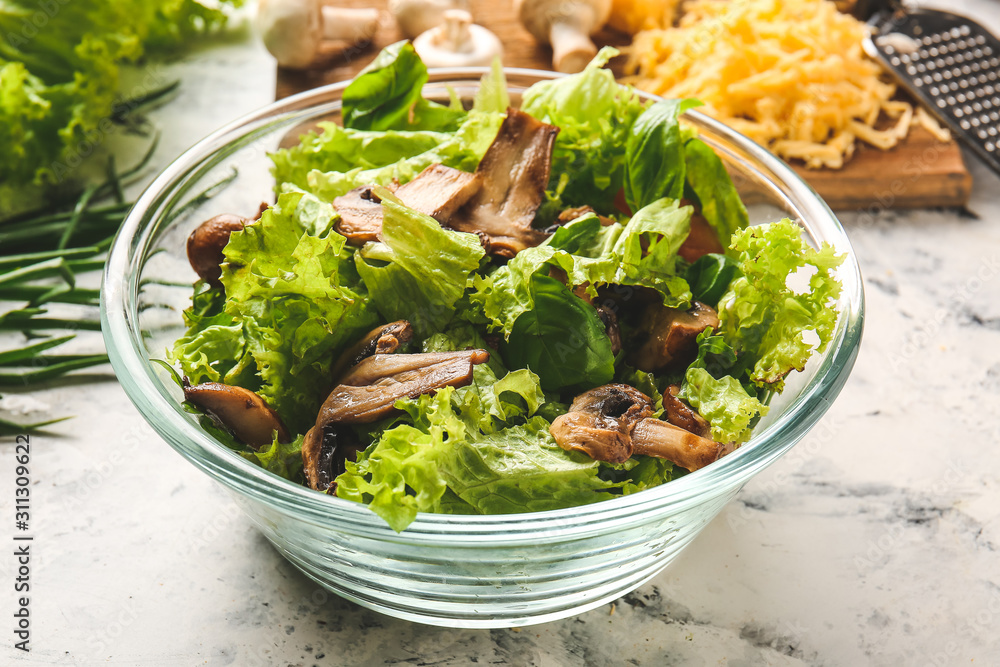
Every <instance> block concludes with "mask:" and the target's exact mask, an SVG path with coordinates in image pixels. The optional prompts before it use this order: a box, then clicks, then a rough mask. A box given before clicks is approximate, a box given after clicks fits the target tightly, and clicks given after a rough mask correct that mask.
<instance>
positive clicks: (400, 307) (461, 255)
mask: <svg viewBox="0 0 1000 667" xmlns="http://www.w3.org/2000/svg"><path fill="white" fill-rule="evenodd" d="M380 196H381V197H382V210H383V220H382V241H381V242H379V243H368V244H366V245H365V246H364V247H363V248H362V249H361V250H360V251H359V252H358V253H357V254H356V255H355V261H356V266H357V270H358V273H359V274H360V275H361V278H362V279H363V280H364V282H365V284H366V285H367V286H368V291H369V297H370V299H371V302H372V304H373V305H374V306H375V307H376V308H377V309H378V311H379V313H381V314H382V316H383V317H384V318H385V319H386V320H388V321H391V320H398V319H406V320H409V321H410V323H411V324H412V325H413V329H414V331H415V332H416V333H417V335H418V336H419V337H426V336H429V335H430V334H432V333H434V332H436V331H440V330H441V329H443V328H444V327H445V325H447V324H448V322H449V321H450V320H451V319H452V317H453V316H454V313H455V303H456V302H457V301H458V300H459V299H460V298H461V297H462V295H463V294H464V293H465V287H466V284H467V283H468V281H469V276H470V275H471V274H472V272H474V271H475V270H476V269H478V268H479V262H480V260H481V259H482V258H483V256H484V255H485V251H484V250H483V246H482V244H481V243H480V241H479V237H478V236H476V235H475V234H466V233H464V232H456V231H452V230H449V229H444V228H443V227H441V225H440V224H438V222H437V221H436V220H435V219H434V218H432V217H430V216H429V215H425V214H423V213H420V212H418V211H414V210H413V209H411V208H409V207H407V206H405V205H403V204H402V203H400V202H399V201H398V200H396V199H395V198H394V197H393V196H392V195H391V194H390V193H389V192H388V191H381V193H380ZM430 248H433V250H434V251H433V252H428V249H430Z"/></svg>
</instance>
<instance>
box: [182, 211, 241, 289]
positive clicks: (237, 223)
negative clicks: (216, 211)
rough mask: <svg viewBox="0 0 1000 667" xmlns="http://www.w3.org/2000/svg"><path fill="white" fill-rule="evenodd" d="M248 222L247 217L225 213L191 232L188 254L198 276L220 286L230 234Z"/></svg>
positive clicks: (210, 219)
mask: <svg viewBox="0 0 1000 667" xmlns="http://www.w3.org/2000/svg"><path fill="white" fill-rule="evenodd" d="M246 224H247V221H246V218H242V217H240V216H238V215H233V214H232V213H223V214H221V215H217V216H215V217H214V218H209V219H208V220H206V221H205V222H203V223H201V224H200V225H198V228H197V229H195V230H194V231H193V232H191V236H189V237H188V240H187V256H188V261H189V262H190V263H191V268H192V269H194V271H195V273H197V274H198V277H199V278H201V279H202V280H204V281H205V282H207V283H209V284H211V285H216V286H218V285H219V284H220V283H219V278H221V277H222V266H221V265H222V262H223V261H225V259H226V258H225V256H224V255H223V254H222V250H223V249H224V248H225V247H226V244H227V243H229V235H230V234H232V233H233V232H238V231H241V230H242V229H243V227H244V225H246Z"/></svg>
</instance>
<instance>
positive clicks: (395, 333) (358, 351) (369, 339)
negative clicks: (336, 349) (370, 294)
mask: <svg viewBox="0 0 1000 667" xmlns="http://www.w3.org/2000/svg"><path fill="white" fill-rule="evenodd" d="M411 340H413V327H412V326H410V323H409V322H407V321H406V320H398V321H396V322H390V323H389V324H383V325H382V326H378V327H375V328H374V329H372V330H371V331H369V332H368V333H367V334H366V335H365V337H364V338H362V339H361V340H359V341H358V342H357V343H355V344H354V345H352V346H350V347H349V348H347V350H345V351H344V352H343V354H341V355H340V357H339V358H338V359H337V362H336V363H335V364H334V365H333V368H332V369H331V372H330V375H331V377H332V378H333V379H334V380H336V379H338V378H340V376H341V375H343V374H344V372H345V371H346V370H347V369H348V368H351V367H352V366H357V365H358V364H360V363H361V362H362V361H364V360H365V359H367V358H368V357H370V356H372V355H373V354H392V353H393V352H395V351H396V350H397V349H398V348H399V346H400V345H401V344H403V343H409V342H410V341H411Z"/></svg>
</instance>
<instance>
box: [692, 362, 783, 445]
mask: <svg viewBox="0 0 1000 667" xmlns="http://www.w3.org/2000/svg"><path fill="white" fill-rule="evenodd" d="M678 397H679V398H681V399H683V400H685V401H687V402H688V403H689V404H690V405H691V407H693V408H694V409H695V410H697V411H698V413H699V414H700V415H701V416H702V417H704V418H705V419H706V420H708V423H710V424H711V425H712V439H713V440H716V441H718V442H735V443H740V442H746V441H747V440H749V439H750V427H751V424H753V423H756V419H757V418H758V417H761V416H763V415H766V414H767V409H768V408H767V406H766V405H764V404H763V403H761V402H760V401H759V400H757V398H755V397H753V396H751V395H750V394H748V393H747V392H746V389H744V388H743V385H741V384H740V383H739V381H738V380H737V379H736V378H734V377H731V376H729V375H726V376H724V377H722V378H721V379H716V378H714V377H712V375H711V374H710V373H709V372H708V371H707V370H705V369H704V368H689V369H688V370H687V373H686V374H685V376H684V382H683V384H681V391H680V393H679V394H678Z"/></svg>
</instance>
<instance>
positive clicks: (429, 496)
mask: <svg viewBox="0 0 1000 667" xmlns="http://www.w3.org/2000/svg"><path fill="white" fill-rule="evenodd" d="M453 391H454V390H453V389H452V388H451V387H445V388H444V389H442V390H441V391H439V392H437V393H436V394H434V395H429V394H425V395H423V396H420V397H419V398H417V399H415V400H404V401H399V402H398V403H397V405H399V406H402V407H406V408H408V412H410V414H411V415H414V416H415V417H416V421H417V423H416V424H412V425H411V424H400V425H398V426H395V427H393V428H391V429H388V430H386V431H384V432H383V433H382V436H381V437H380V438H379V440H378V441H377V442H376V443H374V444H373V445H372V446H371V447H369V448H368V449H366V450H365V451H364V452H362V453H360V454H359V455H358V460H357V462H353V461H347V462H346V463H345V466H346V471H345V472H344V473H342V474H341V475H340V476H338V477H337V496H338V497H340V498H344V499H346V500H353V501H355V502H359V503H365V504H367V505H368V507H369V508H370V509H371V510H372V511H373V512H375V514H377V515H379V516H380V517H382V519H384V520H385V522H386V523H387V524H389V527H390V528H392V529H393V530H395V531H397V532H398V531H401V530H403V529H404V528H406V527H407V526H408V525H410V524H411V523H413V520H414V519H416V517H417V513H418V512H437V511H439V510H440V509H441V499H442V496H443V495H444V492H445V489H446V488H447V483H446V482H445V478H444V476H443V474H442V470H441V468H442V465H443V460H444V459H445V458H446V457H447V456H448V455H449V453H450V450H451V449H453V448H454V447H455V446H456V444H457V443H458V442H462V441H464V440H465V438H466V431H467V428H466V425H465V422H464V421H463V420H462V419H461V418H460V417H459V416H458V415H457V414H456V413H455V410H454V408H453V407H452V405H451V396H452V392H453Z"/></svg>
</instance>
